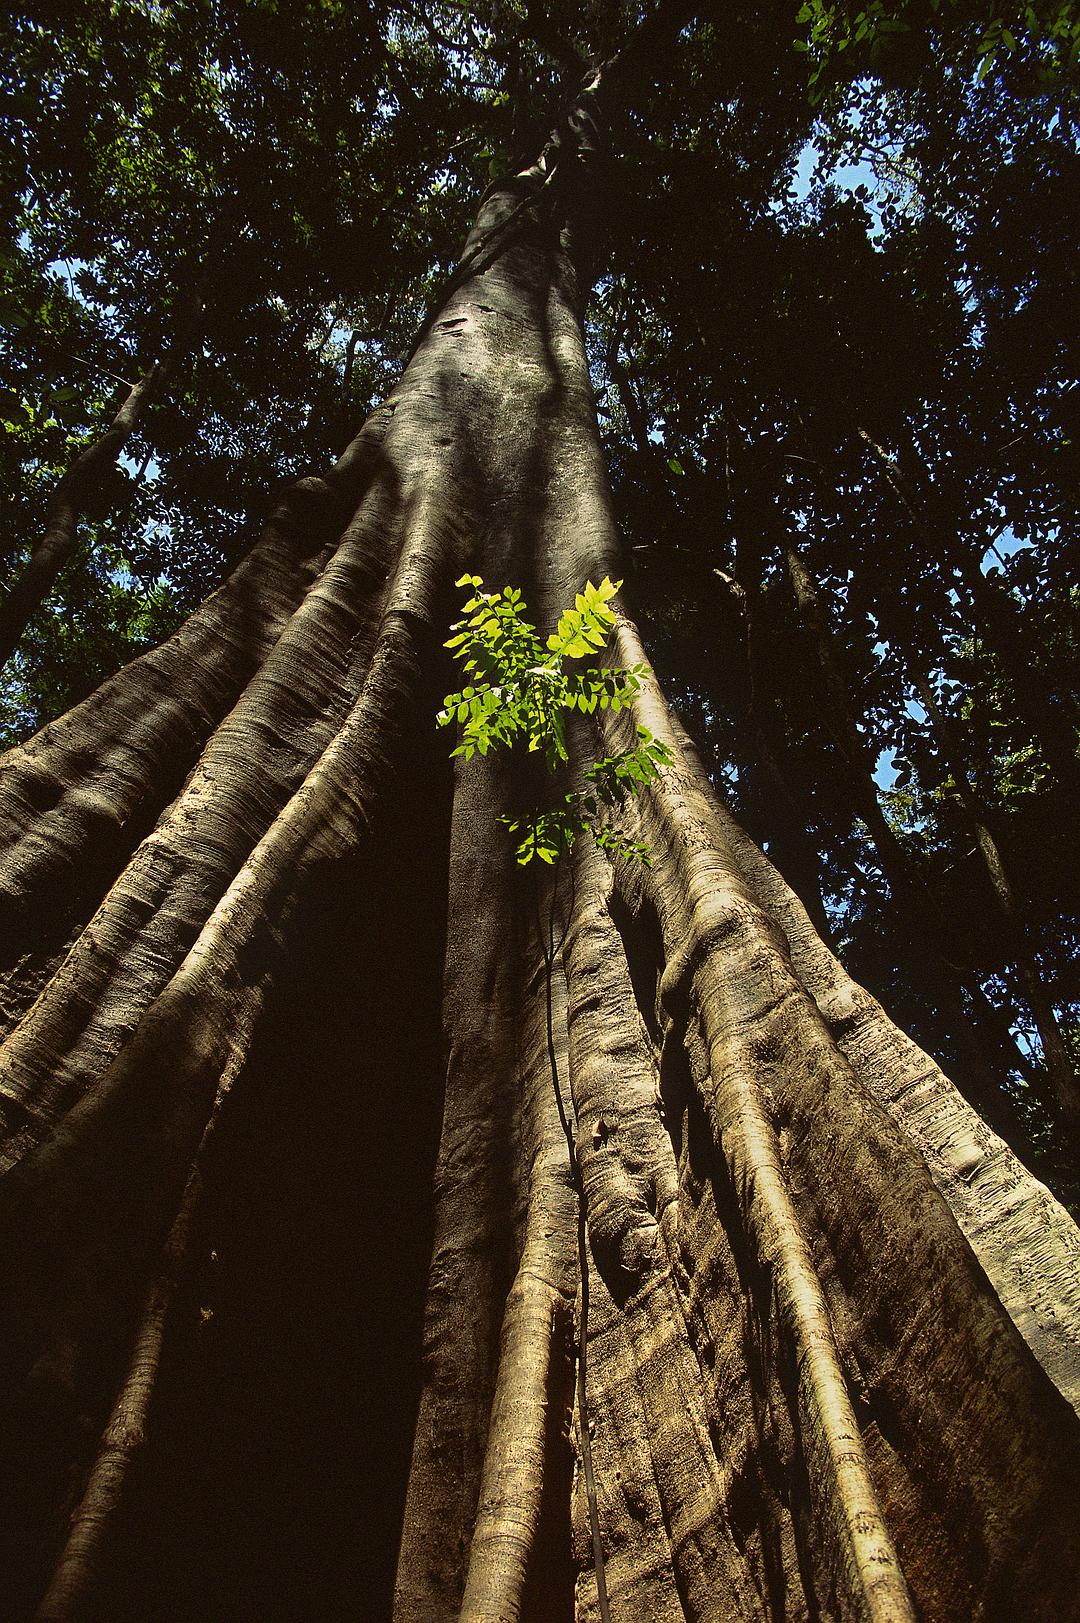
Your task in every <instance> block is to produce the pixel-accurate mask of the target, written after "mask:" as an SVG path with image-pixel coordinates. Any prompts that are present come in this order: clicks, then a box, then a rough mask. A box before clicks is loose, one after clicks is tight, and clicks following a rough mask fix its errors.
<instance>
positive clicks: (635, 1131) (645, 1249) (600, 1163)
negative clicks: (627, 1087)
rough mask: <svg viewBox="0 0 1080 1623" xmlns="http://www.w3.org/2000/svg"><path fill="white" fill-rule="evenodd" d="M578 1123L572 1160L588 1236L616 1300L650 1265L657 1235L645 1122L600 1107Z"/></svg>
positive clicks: (651, 1157)
mask: <svg viewBox="0 0 1080 1623" xmlns="http://www.w3.org/2000/svg"><path fill="white" fill-rule="evenodd" d="M583 1126H584V1127H585V1131H584V1133H583V1134H582V1135H581V1138H580V1140H579V1143H578V1164H579V1166H580V1168H581V1183H582V1189H583V1190H584V1195H585V1221H586V1226H587V1228H588V1234H589V1240H590V1243H591V1245H592V1252H593V1256H594V1257H595V1259H596V1265H597V1267H598V1268H599V1270H600V1273H601V1276H602V1277H603V1280H604V1283H605V1284H606V1285H607V1287H608V1290H609V1291H610V1292H611V1294H612V1297H613V1298H614V1299H615V1300H616V1301H617V1302H622V1301H625V1299H626V1298H627V1296H629V1295H630V1294H631V1292H632V1291H633V1290H634V1289H635V1287H636V1286H637V1285H638V1284H639V1282H640V1281H641V1280H642V1279H643V1278H644V1277H645V1275H646V1274H648V1273H649V1271H650V1269H651V1268H652V1266H653V1263H654V1261H655V1259H656V1253H657V1246H658V1243H659V1238H660V1231H659V1225H658V1224H657V1220H656V1179H655V1175H654V1168H653V1165H652V1161H653V1156H652V1154H651V1153H650V1149H649V1146H648V1144H647V1143H646V1142H645V1132H644V1129H645V1126H646V1124H645V1123H643V1122H642V1123H637V1122H635V1121H633V1120H620V1119H619V1118H618V1116H616V1115H615V1114H614V1113H613V1112H604V1114H603V1115H600V1116H597V1117H595V1118H594V1119H591V1120H588V1121H586V1122H585V1123H583ZM638 1140H640V1142H637V1141H638Z"/></svg>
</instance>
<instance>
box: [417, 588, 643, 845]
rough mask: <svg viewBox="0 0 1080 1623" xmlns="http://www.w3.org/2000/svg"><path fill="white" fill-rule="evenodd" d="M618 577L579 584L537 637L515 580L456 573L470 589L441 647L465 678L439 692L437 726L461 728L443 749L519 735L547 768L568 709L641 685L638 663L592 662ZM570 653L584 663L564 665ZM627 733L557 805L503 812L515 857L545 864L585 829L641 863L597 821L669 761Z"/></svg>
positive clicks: (625, 700)
mask: <svg viewBox="0 0 1080 1623" xmlns="http://www.w3.org/2000/svg"><path fill="white" fill-rule="evenodd" d="M621 584H622V582H621V581H611V580H608V579H607V577H606V576H605V578H604V579H603V580H602V581H601V582H600V585H599V586H594V585H593V584H592V582H591V581H589V582H587V583H586V585H585V588H584V590H583V591H581V592H579V593H578V594H577V596H576V598H575V599H574V605H573V607H572V608H569V609H565V610H564V611H563V613H562V614H561V615H560V617H559V623H558V625H557V626H556V628H555V630H554V631H553V632H552V633H551V635H550V636H549V637H548V638H547V640H546V642H542V641H541V638H540V635H539V633H538V632H537V630H536V628H535V626H533V625H531V624H530V623H529V621H528V620H527V619H526V618H525V613H526V610H525V604H524V602H523V601H522V596H521V593H520V592H519V591H518V590H516V588H514V587H512V586H507V587H504V588H502V589H501V590H498V591H493V592H489V591H486V590H485V589H484V582H483V581H482V579H481V578H480V576H479V575H462V577H461V579H460V580H459V581H458V582H457V585H458V586H459V587H465V588H467V589H468V591H469V594H470V595H469V597H468V599H467V601H466V603H465V606H464V609H463V611H462V618H461V619H460V620H458V621H456V622H455V623H454V625H453V626H452V627H451V632H452V635H451V636H450V638H449V639H448V641H447V642H446V644H445V646H446V647H447V648H449V649H451V650H452V652H453V655H454V658H455V659H459V660H460V661H461V662H462V666H463V668H464V670H465V671H466V673H467V674H468V675H469V676H470V677H471V681H470V682H469V683H467V684H466V686H464V687H463V688H461V690H460V691H459V692H457V693H448V694H447V695H446V698H445V699H444V700H443V708H442V709H441V710H440V711H439V714H438V717H437V721H438V724H439V726H442V727H448V726H451V725H453V724H454V723H457V724H459V725H460V727H461V738H460V741H459V743H458V745H457V747H456V749H454V750H453V751H452V752H451V753H452V754H453V755H461V756H463V757H464V759H465V760H469V759H470V758H471V757H472V756H473V755H474V754H475V755H487V754H488V752H489V751H490V750H492V749H494V748H497V747H498V746H500V745H507V746H510V745H512V744H514V743H515V742H517V741H519V740H524V741H525V743H526V746H527V748H528V749H529V750H531V751H543V755H544V760H545V763H546V765H547V768H548V771H549V772H554V771H556V770H557V768H558V767H559V765H560V763H561V762H564V761H566V760H567V758H568V757H567V749H566V712H567V711H568V710H578V711H582V712H585V713H586V714H591V713H594V712H595V711H597V710H607V709H611V710H621V709H623V708H624V706H626V705H628V704H629V703H630V702H631V700H632V699H633V698H634V697H635V695H636V694H638V693H639V692H640V691H641V686H642V683H643V682H644V680H645V678H646V676H648V674H649V671H648V667H647V666H645V665H634V666H630V667H607V668H602V667H600V666H599V665H597V664H595V663H594V661H595V658H596V656H597V655H598V654H599V653H601V652H602V650H603V649H604V647H605V646H606V644H607V640H608V637H609V636H610V634H611V630H612V627H613V626H614V624H615V611H614V610H613V609H612V607H611V600H612V598H613V597H614V596H615V594H616V592H617V591H618V589H619V587H620V586H621ZM578 660H582V661H588V663H584V664H581V665H575V666H573V668H568V665H570V662H573V661H578ZM637 731H638V743H637V745H636V747H635V748H634V749H631V750H624V751H623V752H622V753H621V754H619V755H613V756H605V757H604V758H603V759H601V760H597V761H594V762H593V763H592V764H591V765H590V766H589V767H588V769H587V770H586V772H585V780H586V787H585V788H584V789H582V790H575V791H573V792H571V793H570V794H568V795H566V796H565V797H564V799H563V802H562V804H561V805H559V806H557V807H555V808H553V809H551V810H548V811H543V812H540V813H538V814H537V815H536V816H535V817H532V818H520V819H510V818H505V819H504V821H505V822H506V823H507V825H508V826H509V828H510V830H511V832H512V833H515V834H519V835H520V836H521V838H520V840H519V843H518V847H517V859H518V861H519V862H520V863H522V864H525V863H528V862H531V861H532V860H533V858H534V857H538V858H539V859H540V860H541V861H542V862H547V863H549V864H550V863H554V862H556V861H557V860H558V859H559V857H561V856H564V855H565V854H566V853H567V852H568V851H569V850H570V848H571V847H572V845H573V843H574V840H575V839H576V837H577V836H578V834H581V833H585V832H589V833H591V834H592V835H593V837H594V838H595V839H596V841H597V844H598V845H600V846H601V848H602V849H603V850H605V851H607V852H608V853H609V854H610V855H613V856H614V855H616V854H619V855H623V856H627V857H630V858H632V859H634V860H637V861H641V862H647V861H648V852H647V850H646V848H645V847H644V846H642V845H637V844H635V843H634V842H633V841H630V840H627V839H626V838H625V837H624V836H623V835H621V834H620V833H619V832H618V831H617V830H616V829H615V828H613V827H612V826H611V824H610V822H608V821H606V820H605V812H609V811H610V810H612V809H613V808H614V807H616V806H617V805H618V804H619V803H620V801H622V800H623V799H625V797H626V796H627V795H628V794H636V793H637V792H638V790H639V789H640V788H641V787H642V786H643V785H644V784H646V783H648V782H649V781H650V780H651V779H652V778H655V777H656V774H657V772H658V771H659V768H660V767H661V766H663V765H667V764H669V762H670V752H669V751H668V749H667V747H666V746H665V745H663V744H661V743H658V742H657V740H656V739H654V738H653V737H652V735H651V734H650V733H649V732H647V731H646V729H645V728H643V727H639V728H638V730H637Z"/></svg>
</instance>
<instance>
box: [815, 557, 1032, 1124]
mask: <svg viewBox="0 0 1080 1623" xmlns="http://www.w3.org/2000/svg"><path fill="white" fill-rule="evenodd" d="M783 551H784V559H785V562H786V564H787V571H788V578H789V579H790V581H791V588H792V593H793V595H794V598H795V603H796V607H797V608H798V611H799V618H800V621H801V623H802V626H803V628H804V630H805V632H806V634H807V636H808V638H809V641H810V644H811V646H812V647H813V648H814V650H815V652H816V655H817V661H818V665H819V668H820V671H821V678H822V694H823V710H824V714H825V718H826V721H827V724H828V726H829V730H830V732H831V733H832V736H833V740H834V742H835V744H836V747H837V750H838V751H839V753H840V756H841V759H842V760H843V762H844V765H845V767H846V785H847V790H848V795H849V799H850V803H851V808H852V812H853V813H854V815H855V816H856V817H861V818H862V820H863V822H864V823H865V824H866V829H867V832H868V834H869V836H870V839H871V841H872V842H873V846H874V850H875V851H876V853H877V856H878V860H879V862H880V863H881V868H882V872H883V873H884V875H885V878H886V880H887V881H888V884H889V889H890V892H891V899H892V904H893V906H894V907H895V908H896V910H897V913H898V914H899V916H900V917H901V918H902V919H903V920H904V922H905V924H906V926H907V932H908V935H909V938H910V940H911V941H912V943H913V944H914V947H915V952H916V961H915V962H913V963H912V964H910V965H909V969H910V971H911V973H912V976H913V978H914V979H915V980H916V981H917V982H920V981H921V982H922V984H923V986H924V987H925V990H926V994H927V996H928V997H929V999H930V1001H931V1004H936V1005H937V1006H938V1007H940V1008H941V1009H942V1010H943V1012H944V1013H945V1014H946V1017H947V1019H948V1021H949V1025H950V1028H951V1030H952V1032H953V1035H954V1036H955V1038H956V1039H957V1041H958V1042H959V1043H960V1045H961V1047H962V1049H963V1053H964V1058H965V1063H966V1070H967V1074H968V1076H969V1078H970V1081H971V1084H972V1086H973V1088H974V1090H975V1091H976V1095H977V1098H978V1102H979V1104H980V1106H981V1108H983V1109H984V1110H986V1111H988V1112H989V1113H990V1114H991V1115H992V1117H993V1118H994V1119H995V1120H996V1122H997V1124H998V1125H999V1126H1000V1127H1001V1129H1002V1131H1008V1132H1009V1135H1010V1137H1015V1136H1017V1135H1018V1134H1020V1132H1021V1130H1020V1124H1019V1122H1018V1121H1017V1120H1016V1118H1015V1113H1014V1111H1013V1110H1012V1108H1011V1105H1010V1103H1009V1101H1008V1099H1007V1097H1006V1095H1005V1094H1004V1093H1003V1091H1002V1088H1001V1080H1002V1077H1003V1075H1004V1074H1005V1072H1006V1070H1007V1069H1012V1068H1015V1069H1017V1070H1019V1071H1020V1073H1021V1074H1022V1075H1024V1074H1031V1072H1030V1067H1028V1066H1027V1064H1026V1061H1025V1059H1024V1056H1023V1055H1022V1054H1021V1053H1020V1050H1019V1048H1018V1047H1017V1045H1016V1041H1015V1039H1014V1038H1013V1035H1012V1033H1011V1031H1010V1030H1009V1027H1008V1024H1007V1022H1006V1021H1005V1020H1004V1018H1003V1017H1002V1016H1001V1014H1000V1012H999V1011H998V1010H997V1009H995V1008H994V1007H993V1005H992V1004H991V1003H990V1001H989V999H988V998H987V997H986V995H985V993H984V992H983V990H982V988H981V986H980V985H979V981H978V977H977V976H976V975H975V974H974V973H972V972H965V969H964V968H963V967H962V963H963V960H962V956H961V953H962V947H963V943H962V941H961V940H960V939H959V936H958V933H957V931H956V930H955V929H954V928H953V926H952V925H951V924H950V922H949V920H948V919H946V917H945V915H944V913H943V912H942V911H941V909H940V908H939V907H938V905H937V903H936V901H935V899H934V897H933V895H932V894H931V892H930V889H929V886H928V885H927V882H926V880H925V878H924V876H923V874H922V873H921V871H920V870H919V868H918V866H917V864H916V861H915V859H914V858H913V857H912V856H911V855H910V854H909V852H908V851H907V850H906V848H905V847H904V845H903V843H902V842H901V840H900V839H899V838H898V837H897V835H896V834H894V832H893V830H892V829H891V828H890V827H889V824H888V821H887V819H886V817H885V813H884V812H883V811H882V809H881V802H880V800H879V799H878V792H877V785H876V784H875V782H874V773H873V767H874V763H873V759H872V757H871V755H870V753H869V751H868V749H867V746H866V744H865V742H864V740H863V737H862V734H861V733H860V731H859V727H858V723H857V722H856V720H855V715H854V711H853V709H852V706H851V702H850V699H849V696H848V690H847V684H846V682H845V680H844V676H843V673H842V671H841V670H840V667H839V665H838V664H837V662H836V658H835V656H834V654H833V649H832V639H831V635H830V632H829V627H828V623H827V621H826V618H825V613H824V609H823V607H822V604H821V601H820V596H819V593H818V589H817V586H816V585H815V583H814V581H813V579H812V577H811V575H810V571H809V570H808V569H807V567H806V564H805V562H804V560H803V558H802V556H801V554H800V553H799V551H798V548H797V547H796V546H795V545H794V543H793V542H792V541H791V539H790V538H788V539H786V540H785V541H784V545H783ZM965 994H966V995H967V997H968V998H969V1000H970V1001H971V1003H972V1006H973V1008H974V1009H975V1011H976V1013H975V1019H974V1020H969V1018H968V1016H967V1014H966V1012H965V1009H964V995H965ZM995 1050H996V1053H995Z"/></svg>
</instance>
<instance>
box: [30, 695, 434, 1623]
mask: <svg viewBox="0 0 1080 1623" xmlns="http://www.w3.org/2000/svg"><path fill="white" fill-rule="evenodd" d="M426 721H427V711H426V709H424V708H420V709H419V718H418V721H417V723H416V727H417V734H418V736H417V737H415V738H412V737H410V738H407V739H406V740H405V741H404V746H405V747H404V748H403V750H402V755H401V758H402V760H403V761H404V762H406V763H408V764H407V765H406V766H405V767H404V768H403V770H402V772H401V774H400V776H399V778H398V779H397V780H395V784H394V787H393V789H392V791H391V793H390V795H389V796H388V800H387V803H386V805H385V807H384V808H383V811H382V814H381V817H380V829H381V833H380V834H379V837H378V838H377V841H376V844H375V847H374V849H372V850H371V851H370V852H369V854H368V855H366V856H361V857H360V858H359V860H357V859H349V860H347V861H345V862H340V861H339V862H337V863H330V864H328V866H327V869H326V871H325V873H324V874H323V875H321V876H320V877H319V879H318V881H317V883H315V884H313V885H312V886H311V891H310V894H309V895H307V896H306V897H305V900H304V904H303V907H302V909H301V910H300V911H299V912H298V914H297V915H295V916H294V917H293V918H292V919H291V920H290V935H289V945H290V950H289V953H288V955H287V958H286V961H285V962H284V964H283V966H282V968H281V971H280V973H279V974H277V975H276V976H275V978H274V981H273V984H272V986H271V988H270V990H269V994H268V998H267V1003H266V1006H265V1009H264V1015H263V1018H262V1020H261V1022H260V1026H259V1030H258V1035H257V1037H256V1040H255V1043H254V1045H253V1047H252V1050H251V1052H250V1054H249V1055H248V1057H247V1059H246V1061H245V1065H244V1068H243V1070H242V1071H241V1073H240V1074H239V1076H238V1077H237V1079H236V1081H235V1082H234V1084H233V1087H232V1091H231V1093H230V1095H229V1096H228V1098H227V1100H226V1102H225V1104H224V1106H223V1108H222V1110H221V1112H220V1119H219V1120H218V1122H217V1125H216V1128H215V1132H214V1135H213V1141H212V1142H211V1143H210V1144H208V1146H207V1153H206V1155H205V1156H204V1157H203V1164H202V1166H201V1179H202V1185H203V1188H202V1194H201V1198H200V1200H199V1204H198V1210H197V1213H196V1215H195V1219H194V1222H193V1224H192V1229H191V1233H190V1234H189V1236H188V1238H187V1241H186V1252H187V1255H186V1258H185V1259H184V1264H183V1269H182V1278H181V1280H180V1283H179V1285H178V1287H177V1288H176V1290H175V1292H174V1297H175V1299H174V1302H173V1305H172V1308H171V1312H170V1326H169V1330H168V1333H167V1336H166V1341H165V1346H164V1350H163V1353H162V1357H161V1366H160V1372H159V1374H158V1376H157V1380H156V1383H155V1384H156V1390H155V1391H154V1393H153V1395H152V1400H151V1404H150V1407H149V1421H150V1423H149V1424H148V1425H147V1427H146V1440H145V1442H144V1443H142V1445H141V1446H140V1447H139V1449H138V1451H137V1457H136V1458H135V1459H134V1460H133V1462H132V1465H131V1470H130V1481H129V1482H128V1483H127V1484H126V1486H125V1490H124V1494H123V1504H122V1507H121V1509H120V1512H119V1514H118V1515H117V1516H116V1517H115V1520H114V1522H113V1525H112V1526H110V1528H109V1529H108V1530H107V1532H106V1535H105V1536H106V1539H107V1544H108V1548H107V1549H106V1550H105V1551H104V1559H103V1560H102V1562H101V1563H100V1566H99V1569H98V1571H97V1572H96V1573H95V1584H94V1593H93V1607H94V1613H93V1615H94V1616H95V1617H100V1618H102V1619H105V1618H107V1619H108V1623H144V1620H145V1619H146V1618H148V1617H162V1618H165V1617H167V1618H168V1619H169V1623H200V1620H201V1619H203V1618H209V1617H211V1616H214V1617H217V1616H222V1617H224V1616H230V1617H231V1616H236V1617H240V1616H257V1617H258V1618H259V1619H260V1623H294V1620H295V1619H296V1618H297V1617H301V1616H313V1617H315V1616H317V1617H319V1618H320V1619H323V1620H325V1623H346V1620H351V1619H353V1618H354V1617H355V1607H356V1596H357V1595H362V1596H363V1597H364V1605H365V1609H366V1613H367V1615H370V1616H371V1617H372V1618H388V1617H389V1615H390V1610H391V1593H392V1585H393V1575H394V1559H395V1554H396V1550H397V1545H398V1539H399V1534H400V1523H401V1516H402V1512H403V1506H404V1497H405V1485H406V1480H407V1474H408V1466H409V1454H410V1446H411V1440H412V1425H413V1420H414V1416H415V1409H416V1404H417V1402H418V1397H419V1390H420V1381H421V1362H420V1346H421V1323H422V1316H423V1302H424V1294H425V1288H426V1278H427V1264H428V1259H429V1253H430V1244H431V1210H430V1205H431V1188H432V1178H433V1167H434V1159H435V1152H436V1147H437V1142H438V1132H439V1122H440V1119H441V1109H442V1100H441V1083H442V1076H443V1057H442V1046H441V1045H442V1038H441V979H442V965H443V957H444V942H445V924H446V920H445V907H444V898H445V870H446V862H447V844H448V804H449V795H448V789H449V783H448V778H447V782H446V783H445V784H444V785H443V786H442V788H443V790H444V791H447V792H437V793H433V792H432V772H431V761H430V759H429V757H430V754H431V751H430V745H429V740H428V738H427V731H428V729H427V727H426ZM421 728H422V729H423V735H422V736H420V729H421ZM436 781H438V780H436ZM26 1615H27V1616H29V1615H30V1614H29V1612H28V1613H27V1614H26ZM50 1615H51V1614H50ZM61 1615H64V1616H65V1618H66V1617H67V1616H68V1614H67V1613H64V1614H61ZM70 1615H71V1616H75V1615H78V1616H79V1617H82V1616H83V1612H82V1611H79V1612H78V1613H77V1614H76V1613H74V1612H72V1613H71V1614H70Z"/></svg>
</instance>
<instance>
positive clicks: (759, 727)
mask: <svg viewBox="0 0 1080 1623" xmlns="http://www.w3.org/2000/svg"><path fill="white" fill-rule="evenodd" d="M761 560H762V548H761V542H760V540H759V539H758V538H757V531H756V530H755V529H754V528H752V527H749V526H748V527H747V528H746V530H745V531H744V532H743V536H742V537H741V538H740V540H739V542H738V545H737V552H736V564H735V571H736V577H737V578H735V579H732V578H731V577H729V576H726V575H723V574H722V573H721V571H720V570H715V571H714V573H715V574H716V575H718V576H720V578H721V579H722V580H723V581H724V584H725V585H726V586H727V587H728V589H729V591H730V593H731V596H732V598H733V599H734V602H735V607H736V609H737V611H738V614H739V619H740V623H741V627H742V644H743V658H744V661H745V672H746V684H745V686H746V717H747V723H748V725H747V732H748V734H749V744H750V749H749V759H750V761H751V768H750V771H751V782H752V784H753V787H754V791H755V798H756V799H757V801H758V803H759V805H760V807H761V816H762V827H763V828H764V829H766V830H767V831H768V834H769V838H770V853H771V856H772V860H773V861H774V862H775V864H776V866H777V867H778V868H779V869H780V872H781V873H782V874H783V875H784V877H785V879H786V880H787V881H788V883H789V884H790V885H791V887H792V889H793V890H794V891H795V892H796V894H797V895H798V896H799V898H800V899H801V901H802V903H803V906H804V907H805V908H806V910H807V912H808V913H809V915H810V917H811V919H812V920H813V923H814V928H815V930H817V932H818V934H819V935H820V936H821V938H822V940H823V941H826V942H829V941H831V936H832V932H831V930H830V928H829V922H828V919H827V917H826V914H825V904H824V902H823V900H822V887H821V859H820V857H819V855H818V852H817V851H816V850H815V849H814V846H813V845H812V843H811V840H810V835H809V832H808V830H807V826H806V818H805V816H801V815H800V812H799V807H798V804H797V802H796V799H795V795H794V794H793V792H792V789H791V785H790V782H789V779H788V775H787V773H786V772H785V771H784V768H783V766H782V765H781V755H780V749H781V748H782V746H781V745H779V744H778V743H777V742H775V741H774V738H773V736H772V734H773V728H772V726H771V725H770V709H769V701H768V696H767V695H768V689H769V686H770V683H769V676H768V671H769V663H770V661H769V654H770V653H771V649H767V644H766V639H765V637H764V636H763V633H762V627H761V615H760V610H759V601H758V600H759V596H760V589H761Z"/></svg>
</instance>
